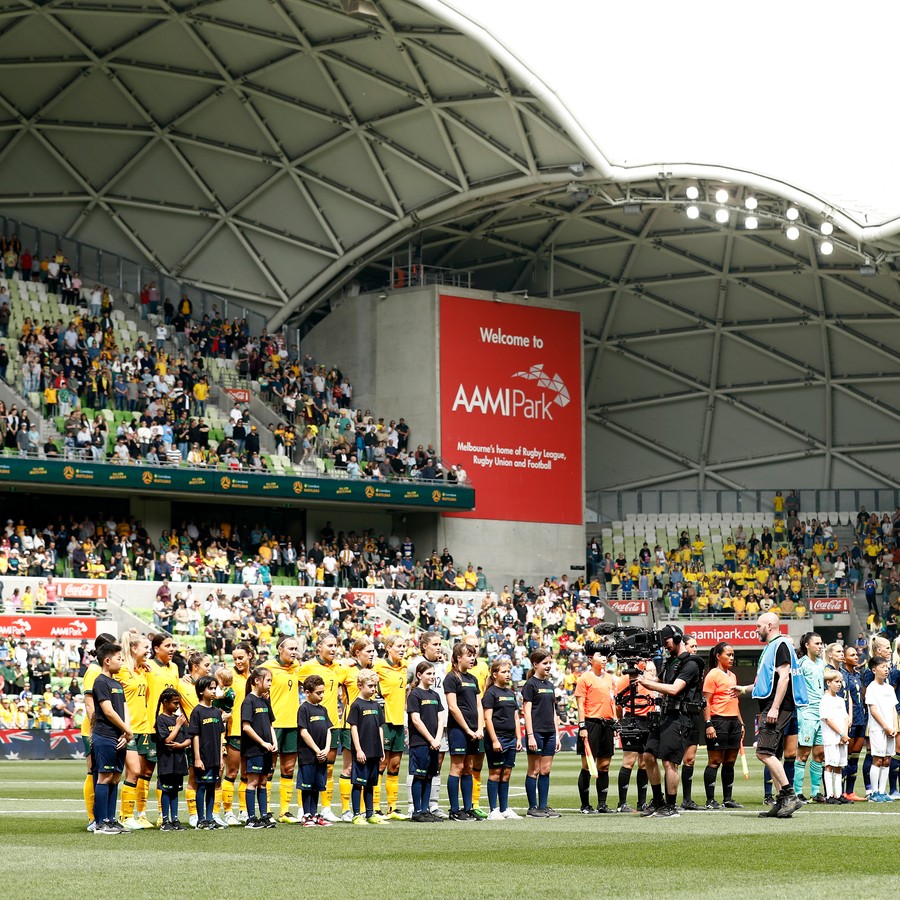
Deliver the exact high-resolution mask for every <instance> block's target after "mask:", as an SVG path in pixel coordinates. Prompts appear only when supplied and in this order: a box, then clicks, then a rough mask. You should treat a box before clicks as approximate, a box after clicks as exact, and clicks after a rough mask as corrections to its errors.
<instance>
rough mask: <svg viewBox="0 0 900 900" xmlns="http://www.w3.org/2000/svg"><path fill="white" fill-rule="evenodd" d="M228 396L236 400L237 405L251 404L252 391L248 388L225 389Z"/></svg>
mask: <svg viewBox="0 0 900 900" xmlns="http://www.w3.org/2000/svg"><path fill="white" fill-rule="evenodd" d="M224 391H225V393H226V394H228V396H229V397H231V399H232V400H234V402H235V403H249V402H250V391H248V390H247V388H230V387H227V388H224Z"/></svg>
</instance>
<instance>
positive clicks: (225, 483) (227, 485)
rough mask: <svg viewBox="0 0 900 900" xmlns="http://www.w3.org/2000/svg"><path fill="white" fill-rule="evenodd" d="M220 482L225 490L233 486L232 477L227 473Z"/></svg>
mask: <svg viewBox="0 0 900 900" xmlns="http://www.w3.org/2000/svg"><path fill="white" fill-rule="evenodd" d="M219 484H221V485H222V490H223V491H227V490H228V489H229V488H230V487H231V479H230V478H229V477H228V476H227V475H224V476H222V480H221V481H220V482H219Z"/></svg>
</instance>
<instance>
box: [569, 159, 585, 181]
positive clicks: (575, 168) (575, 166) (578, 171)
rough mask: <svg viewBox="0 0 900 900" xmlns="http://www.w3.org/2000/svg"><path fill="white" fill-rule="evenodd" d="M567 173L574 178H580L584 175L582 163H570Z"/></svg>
mask: <svg viewBox="0 0 900 900" xmlns="http://www.w3.org/2000/svg"><path fill="white" fill-rule="evenodd" d="M569 171H570V172H571V173H572V174H573V175H574V176H575V177H576V178H581V176H582V175H584V163H580V162H577V163H572V165H571V166H569Z"/></svg>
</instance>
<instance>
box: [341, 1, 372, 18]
mask: <svg viewBox="0 0 900 900" xmlns="http://www.w3.org/2000/svg"><path fill="white" fill-rule="evenodd" d="M341 7H342V8H343V10H344V12H345V13H347V15H348V16H368V17H369V18H372V19H377V18H378V10H377V9H376V8H375V4H374V3H373V2H372V0H341Z"/></svg>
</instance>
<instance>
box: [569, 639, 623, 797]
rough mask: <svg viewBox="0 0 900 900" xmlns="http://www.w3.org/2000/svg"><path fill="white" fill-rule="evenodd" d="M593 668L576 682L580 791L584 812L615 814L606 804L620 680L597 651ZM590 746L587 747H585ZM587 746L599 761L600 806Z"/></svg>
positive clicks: (597, 761)
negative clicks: (593, 788)
mask: <svg viewBox="0 0 900 900" xmlns="http://www.w3.org/2000/svg"><path fill="white" fill-rule="evenodd" d="M589 661H590V664H591V667H590V669H588V670H587V671H586V672H584V673H582V675H581V676H580V677H579V679H578V681H577V682H576V683H575V700H576V702H577V703H578V740H579V741H583V742H584V744H583V745H582V749H581V771H580V772H579V773H578V794H579V796H580V798H581V812H582V814H583V815H597V814H601V813H614V812H615V811H616V810H615V809H610V808H609V807H608V806H607V805H606V795H607V793H608V791H609V763H610V760H611V759H612V755H613V747H614V741H613V738H614V735H615V732H614V729H613V725H614V723H615V715H616V712H615V702H616V701H615V692H616V679H615V678H614V677H613V676H612V675H610V674H609V673H608V672H607V671H606V656H604V655H603V654H602V653H595V654H593V656H591V658H590V660H589ZM585 745H586V746H585ZM587 747H590V751H591V753H592V754H593V757H594V762H595V763H596V764H597V808H596V809H594V808H593V807H592V806H591V775H590V771H589V769H588V763H587Z"/></svg>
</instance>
